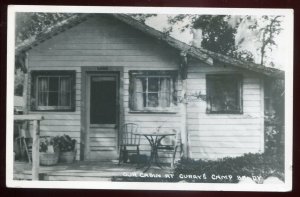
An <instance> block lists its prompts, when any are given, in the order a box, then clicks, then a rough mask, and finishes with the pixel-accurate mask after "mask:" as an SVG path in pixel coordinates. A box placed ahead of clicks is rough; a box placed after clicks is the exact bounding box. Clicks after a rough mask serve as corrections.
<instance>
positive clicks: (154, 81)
mask: <svg viewBox="0 0 300 197" xmlns="http://www.w3.org/2000/svg"><path fill="white" fill-rule="evenodd" d="M158 82H159V78H156V77H155V78H154V77H149V78H148V91H149V92H158V90H159V85H158Z"/></svg>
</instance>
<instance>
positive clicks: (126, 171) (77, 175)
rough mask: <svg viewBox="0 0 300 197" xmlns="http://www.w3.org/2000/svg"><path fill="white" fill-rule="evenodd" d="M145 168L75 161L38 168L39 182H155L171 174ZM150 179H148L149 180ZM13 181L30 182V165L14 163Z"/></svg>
mask: <svg viewBox="0 0 300 197" xmlns="http://www.w3.org/2000/svg"><path fill="white" fill-rule="evenodd" d="M144 169H145V168H137V165H136V164H129V163H125V164H120V165H118V163H117V162H99V161H98V162H96V161H88V162H86V161H85V162H83V161H77V162H74V163H71V164H57V165H55V166H40V169H39V180H45V181H145V180H146V181H155V180H156V179H157V178H160V177H161V178H162V179H160V181H163V179H164V177H166V176H165V175H167V174H172V173H173V169H172V168H170V167H169V166H164V167H163V168H159V167H151V168H150V169H149V170H148V171H147V172H145V173H143V170H144ZM149 177H150V178H149ZM14 179H15V180H31V179H32V172H31V164H29V163H27V162H18V161H15V163H14Z"/></svg>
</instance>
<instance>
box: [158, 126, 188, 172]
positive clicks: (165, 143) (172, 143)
mask: <svg viewBox="0 0 300 197" xmlns="http://www.w3.org/2000/svg"><path fill="white" fill-rule="evenodd" d="M173 131H174V132H176V135H175V136H166V137H165V138H163V139H161V140H160V141H159V143H158V146H157V150H166V151H172V163H171V168H173V167H174V163H175V157H176V152H177V149H178V147H179V148H180V156H182V151H183V149H182V142H181V138H180V132H178V131H177V130H175V129H173Z"/></svg>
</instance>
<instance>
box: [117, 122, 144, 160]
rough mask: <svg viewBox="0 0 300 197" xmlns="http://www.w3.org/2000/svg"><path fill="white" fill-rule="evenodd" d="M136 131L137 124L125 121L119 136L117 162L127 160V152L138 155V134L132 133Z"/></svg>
mask: <svg viewBox="0 0 300 197" xmlns="http://www.w3.org/2000/svg"><path fill="white" fill-rule="evenodd" d="M137 131H138V125H137V124H134V123H126V124H124V125H123V126H122V130H121V138H120V154H119V164H120V163H121V161H122V160H123V162H124V163H126V162H127V160H128V158H129V153H131V154H132V153H136V154H137V155H138V156H139V154H140V149H139V146H140V138H141V137H140V136H139V135H134V133H136V132H137Z"/></svg>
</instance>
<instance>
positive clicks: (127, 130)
mask: <svg viewBox="0 0 300 197" xmlns="http://www.w3.org/2000/svg"><path fill="white" fill-rule="evenodd" d="M137 131H138V125H137V124H134V123H125V124H123V126H122V130H121V145H124V144H132V145H138V144H139V143H140V136H138V135H134V133H137Z"/></svg>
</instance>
